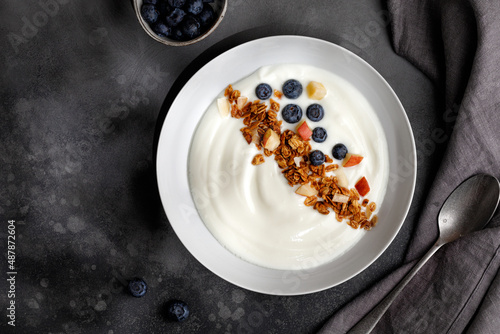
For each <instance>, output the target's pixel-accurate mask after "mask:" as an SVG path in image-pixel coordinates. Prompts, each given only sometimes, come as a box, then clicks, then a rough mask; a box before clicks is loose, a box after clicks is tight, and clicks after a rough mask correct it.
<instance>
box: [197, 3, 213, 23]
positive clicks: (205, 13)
mask: <svg viewBox="0 0 500 334" xmlns="http://www.w3.org/2000/svg"><path fill="white" fill-rule="evenodd" d="M198 18H199V19H200V23H201V26H202V27H207V26H209V25H210V24H212V22H213V21H214V19H215V12H214V9H213V8H212V6H210V5H209V4H204V5H203V10H202V11H201V13H200V14H198Z"/></svg>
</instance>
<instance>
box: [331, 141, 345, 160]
mask: <svg viewBox="0 0 500 334" xmlns="http://www.w3.org/2000/svg"><path fill="white" fill-rule="evenodd" d="M346 154H347V147H345V145H344V144H336V145H335V146H334V147H333V149H332V155H333V157H334V158H335V159H337V160H342V159H344V158H345V156H346Z"/></svg>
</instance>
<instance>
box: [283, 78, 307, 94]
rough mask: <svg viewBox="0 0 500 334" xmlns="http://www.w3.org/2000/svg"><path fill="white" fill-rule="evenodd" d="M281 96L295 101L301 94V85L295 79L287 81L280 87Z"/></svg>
mask: <svg viewBox="0 0 500 334" xmlns="http://www.w3.org/2000/svg"><path fill="white" fill-rule="evenodd" d="M282 90H283V94H284V95H285V96H286V97H288V98H289V99H296V98H298V97H299V96H300V94H302V90H303V89H302V84H301V83H300V82H298V81H297V80H295V79H290V80H287V81H286V82H285V83H284V84H283V87H282Z"/></svg>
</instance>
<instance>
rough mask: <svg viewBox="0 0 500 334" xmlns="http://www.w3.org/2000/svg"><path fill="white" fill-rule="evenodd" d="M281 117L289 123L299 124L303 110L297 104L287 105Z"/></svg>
mask: <svg viewBox="0 0 500 334" xmlns="http://www.w3.org/2000/svg"><path fill="white" fill-rule="evenodd" d="M281 116H282V117H283V119H284V120H285V122H288V123H292V124H293V123H297V122H298V121H300V119H301V118H302V109H301V108H300V107H299V106H298V105H296V104H287V105H286V106H285V107H284V108H283V110H282V111H281Z"/></svg>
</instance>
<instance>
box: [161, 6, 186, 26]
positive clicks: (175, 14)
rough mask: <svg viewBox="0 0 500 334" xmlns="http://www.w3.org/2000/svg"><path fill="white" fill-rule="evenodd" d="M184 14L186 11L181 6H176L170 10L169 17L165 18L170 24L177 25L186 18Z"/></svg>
mask: <svg viewBox="0 0 500 334" xmlns="http://www.w3.org/2000/svg"><path fill="white" fill-rule="evenodd" d="M184 16H186V12H185V11H183V10H182V9H180V8H175V9H174V10H173V11H171V12H170V14H169V15H167V17H166V18H165V22H166V23H167V24H168V25H169V26H171V27H175V26H177V25H178V24H179V23H181V21H182V20H183V19H184Z"/></svg>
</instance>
